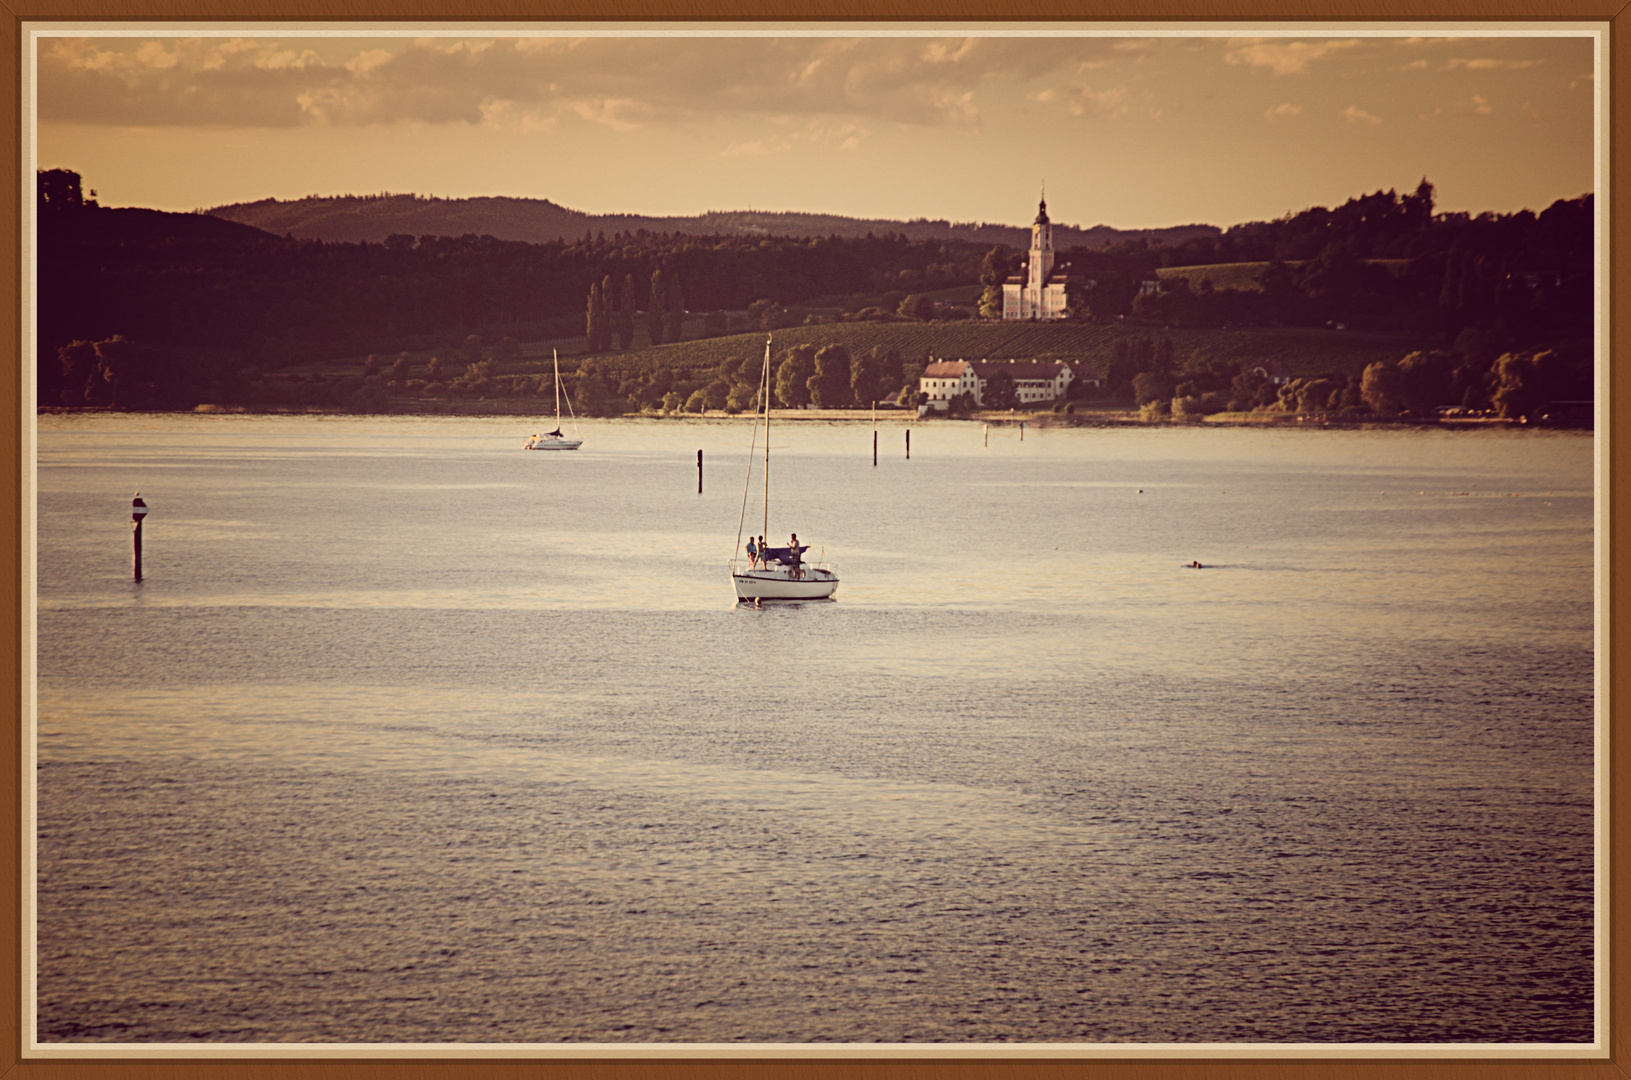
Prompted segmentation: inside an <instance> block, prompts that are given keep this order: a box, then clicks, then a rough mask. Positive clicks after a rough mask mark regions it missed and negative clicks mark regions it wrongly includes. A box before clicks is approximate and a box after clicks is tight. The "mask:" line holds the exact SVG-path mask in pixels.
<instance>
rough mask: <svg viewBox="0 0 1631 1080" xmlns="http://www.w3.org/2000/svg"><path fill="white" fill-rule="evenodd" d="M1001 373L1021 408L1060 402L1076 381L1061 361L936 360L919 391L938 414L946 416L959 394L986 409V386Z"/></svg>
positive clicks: (923, 378) (919, 383) (924, 377)
mask: <svg viewBox="0 0 1631 1080" xmlns="http://www.w3.org/2000/svg"><path fill="white" fill-rule="evenodd" d="M999 371H1006V372H1007V373H1008V375H1009V377H1010V378H1012V379H1013V380H1014V398H1015V400H1016V402H1017V403H1018V404H1019V405H1032V404H1035V403H1037V402H1046V401H1058V400H1060V399H1062V398H1063V397H1064V396H1065V394H1066V393H1067V392H1068V391H1069V389H1070V384H1071V383H1072V382H1073V381H1074V380H1075V378H1076V372H1074V371H1073V370H1071V367H1070V365H1069V364H1066V363H1063V362H1060V361H1054V362H1052V363H1042V362H1040V361H1037V360H935V361H932V362H931V363H930V364H929V365H928V366H927V367H925V368H924V369H923V377H922V378H920V379H919V380H918V381H917V388H918V389H919V390H920V391H922V392H923V393H924V394H926V395H928V399H929V400H928V406H929V408H931V409H934V410H936V411H937V412H945V411H946V409H947V408H948V407H949V406H950V404H951V399H952V398H954V397H956V396H957V395H958V394H968V395H970V396H971V397H972V398H973V401H974V404H976V405H979V406H982V407H983V406H984V404H985V387H986V384H987V383H988V382H989V381H990V379H991V376H993V375H995V374H996V373H997V372H999Z"/></svg>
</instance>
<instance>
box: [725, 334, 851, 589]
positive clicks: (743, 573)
mask: <svg viewBox="0 0 1631 1080" xmlns="http://www.w3.org/2000/svg"><path fill="white" fill-rule="evenodd" d="M759 400H760V401H761V402H763V403H764V417H765V457H764V520H763V522H762V525H761V528H762V530H763V531H762V532H760V534H759V535H760V536H766V537H768V536H769V535H770V339H769V338H766V339H765V366H764V374H763V375H762V376H761V377H760V380H759ZM753 433H754V436H755V438H757V436H758V433H759V418H758V416H755V417H754V418H753ZM753 457H754V453H753V448H752V447H750V448H749V449H748V476H747V481H746V483H745V484H744V485H743V488H742V517H741V520H739V521H738V522H737V525H736V550H737V551H738V552H740V551H742V550H743V546H742V528H743V525H744V524H745V523H746V521H747V512H748V492H749V491H750V490H751V489H752V487H753ZM767 543H768V541H767ZM748 544H749V545H750V549H751V546H752V545H753V544H754V540H753V538H752V537H751V536H750V537H748ZM809 550H810V545H808V544H800V543H798V536H797V534H794V536H793V537H792V539H791V540H790V541H789V543H788V546H786V547H768V546H767V547H766V548H764V549H763V550H753V553H752V554H750V555H749V557H748V558H747V559H746V560H743V559H741V558H740V557H736V558H732V559H731V561H730V569H731V584H732V585H733V586H734V587H735V588H736V599H737V600H738V601H739V602H740V601H743V600H826V599H828V598H830V597H831V596H832V595H833V593H835V592H837V591H838V575H837V574H836V573H834V572H833V570H832V569H831V568H829V567H826V566H822V565H820V564H819V563H810V562H807V561H805V558H804V553H805V552H806V551H809Z"/></svg>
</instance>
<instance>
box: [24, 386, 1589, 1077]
mask: <svg viewBox="0 0 1631 1080" xmlns="http://www.w3.org/2000/svg"><path fill="white" fill-rule="evenodd" d="M535 426H536V422H534V421H526V420H520V421H517V420H503V419H409V418H354V419H322V418H270V417H202V416H200V417H140V416H112V417H95V418H76V417H41V418H40V420H39V436H38V470H37V476H38V498H37V511H38V520H37V533H38V555H37V561H36V564H37V573H38V586H37V595H38V615H37V624H36V625H37V635H38V639H37V658H38V659H37V663H38V675H37V688H38V693H37V700H38V708H37V738H36V745H37V755H38V762H37V765H38V769H37V773H36V775H37V807H38V808H37V819H38V820H37V827H38V831H37V838H38V839H37V860H38V863H37V890H36V902H37V1038H38V1040H39V1042H40V1043H41V1044H42V1045H45V1046H50V1045H60V1044H63V1043H71V1042H106V1041H111V1042H129V1043H162V1042H178V1043H189V1044H194V1043H200V1042H334V1043H341V1042H460V1043H463V1042H480V1043H493V1042H497V1043H555V1042H563V1041H564V1042H592V1043H689V1042H703V1043H731V1042H750V1043H781V1042H792V1043H807V1042H872V1041H881V1042H906V1043H917V1042H951V1043H961V1042H982V1043H983V1042H1011V1043H1036V1042H1061V1043H1099V1042H1128V1043H1152V1042H1154V1043H1161V1042H1181V1043H1182V1042H1317V1043H1351V1042H1416V1041H1427V1042H1468V1043H1485V1042H1489V1043H1570V1044H1579V1043H1587V1042H1590V1041H1591V1040H1592V1039H1593V1038H1594V1028H1593V1023H1594V1017H1595V1007H1596V1006H1595V1001H1594V977H1595V976H1594V967H1593V961H1594V952H1593V950H1594V933H1595V927H1594V916H1593V903H1594V888H1595V879H1594V859H1595V853H1594V841H1593V828H1594V825H1593V799H1594V742H1593V725H1594V719H1593V701H1594V678H1595V676H1594V671H1595V668H1594V649H1593V646H1594V628H1593V627H1594V622H1593V619H1594V605H1593V597H1594V574H1593V570H1594V564H1593V525H1594V501H1593V454H1594V447H1593V440H1592V437H1591V436H1590V435H1589V434H1580V433H1547V432H1530V431H1520V432H1510V431H1477V432H1445V431H1437V430H1407V431H1303V430H1275V431H1254V430H1243V429H1233V430H1208V429H1150V430H1143V429H1085V428H1084V429H1059V428H1054V429H1038V428H1035V427H1032V428H1030V429H1028V430H1027V431H1026V432H1025V433H1024V438H1023V441H1021V439H1020V435H1019V432H1018V431H1017V430H1016V429H1014V428H1011V427H1003V428H993V429H992V430H991V432H990V434H989V446H987V445H985V435H984V433H983V432H982V428H981V426H980V425H978V424H974V423H948V422H938V423H922V422H917V423H914V424H913V426H912V427H913V430H912V432H911V449H912V454H911V459H910V460H909V461H908V460H906V458H905V455H904V452H903V451H904V446H903V443H904V436H903V432H902V428H901V425H900V423H899V421H895V422H893V423H891V424H888V425H885V426H884V427H882V429H881V431H880V459H879V463H878V465H877V466H876V467H874V466H873V464H872V443H871V439H872V436H871V429H870V427H869V425H867V424H865V423H826V422H819V421H816V422H789V423H785V424H779V425H777V427H776V429H775V431H774V433H773V434H774V442H773V448H774V449H773V453H774V457H773V464H772V468H773V475H772V506H771V514H770V528H769V535H770V536H771V537H772V538H773V539H776V540H778V541H783V542H784V541H785V538H786V536H787V534H788V532H789V531H790V530H792V531H797V532H798V534H799V536H800V537H801V538H802V539H803V540H804V542H806V543H809V544H811V545H812V547H813V551H812V554H820V555H823V556H824V558H825V559H826V560H827V561H828V562H829V563H830V564H831V565H833V566H834V568H835V569H836V570H837V571H838V573H839V576H840V577H841V579H842V585H841V587H840V589H839V592H838V596H837V599H836V600H835V601H833V602H826V603H811V604H796V605H769V606H766V607H764V608H762V609H755V608H753V607H751V606H746V605H742V606H739V605H737V604H736V603H735V601H734V594H733V593H732V590H731V587H730V583H729V580H728V578H727V576H726V560H727V559H728V558H729V557H730V556H731V554H732V548H733V544H734V542H735V540H736V536H737V527H738V520H739V518H740V517H741V515H742V508H743V490H744V480H745V475H746V474H745V466H746V462H747V458H748V446H749V428H750V426H751V425H750V423H749V421H747V420H738V421H734V422H725V421H683V422H682V421H671V422H663V421H644V422H641V421H598V422H586V423H584V424H583V426H582V436H583V438H584V440H585V445H584V448H583V449H582V450H580V451H577V452H575V453H564V454H563V453H547V454H546V453H532V452H525V451H523V450H522V449H521V443H522V441H523V439H524V438H525V437H526V436H527V435H528V434H530V433H531V431H532V430H534V428H535ZM698 449H702V450H703V451H704V455H705V458H704V464H705V469H706V474H705V490H704V493H703V494H701V495H698V493H697V491H696V483H697V471H696V451H697V450H698ZM138 489H139V490H140V491H141V493H142V495H143V497H144V498H145V499H146V501H147V502H148V504H149V505H150V507H151V509H152V512H151V514H150V516H149V517H148V518H147V521H146V524H145V526H144V533H145V544H144V547H145V560H144V561H145V576H146V580H145V581H144V582H142V583H141V584H139V585H138V584H134V583H132V582H131V581H130V565H129V562H130V537H129V532H130V529H129V524H128V522H129V518H128V508H129V500H130V497H131V494H132V492H134V491H136V490H138ZM749 514H750V517H751V518H752V519H753V521H752V524H753V525H755V526H756V525H757V519H758V510H757V504H756V501H755V502H754V504H753V507H752V508H751V509H750V511H749ZM753 531H755V532H756V531H759V530H758V529H757V528H753ZM1194 560H1199V561H1200V562H1202V563H1204V564H1205V567H1206V568H1205V569H1203V570H1195V569H1192V568H1190V566H1189V564H1190V563H1191V562H1192V561H1194Z"/></svg>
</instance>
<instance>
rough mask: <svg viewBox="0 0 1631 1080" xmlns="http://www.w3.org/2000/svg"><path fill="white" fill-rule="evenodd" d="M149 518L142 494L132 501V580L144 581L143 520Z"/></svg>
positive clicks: (139, 493)
mask: <svg viewBox="0 0 1631 1080" xmlns="http://www.w3.org/2000/svg"><path fill="white" fill-rule="evenodd" d="M146 516H147V504H146V503H145V502H143V501H142V493H141V492H139V491H138V492H136V497H135V498H134V499H131V500H130V572H131V577H132V580H135V581H140V580H141V579H142V518H144V517H146Z"/></svg>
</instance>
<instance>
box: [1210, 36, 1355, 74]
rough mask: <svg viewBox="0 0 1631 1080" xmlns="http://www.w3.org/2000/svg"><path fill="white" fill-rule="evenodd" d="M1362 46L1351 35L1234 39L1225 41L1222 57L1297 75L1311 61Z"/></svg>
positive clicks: (1235, 62)
mask: <svg viewBox="0 0 1631 1080" xmlns="http://www.w3.org/2000/svg"><path fill="white" fill-rule="evenodd" d="M1363 48H1364V42H1362V41H1359V40H1358V39H1352V38H1350V39H1344V40H1341V41H1336V40H1330V41H1315V42H1309V41H1276V40H1264V39H1261V38H1257V39H1236V40H1233V41H1231V42H1229V46H1228V51H1227V52H1225V53H1224V54H1223V59H1224V61H1225V62H1227V63H1230V64H1244V65H1245V66H1247V67H1266V68H1268V69H1269V70H1271V71H1273V72H1274V73H1275V74H1276V75H1298V74H1301V73H1302V72H1305V71H1307V70H1308V65H1310V64H1312V63H1315V62H1317V61H1320V60H1326V59H1330V58H1332V57H1338V56H1344V55H1349V54H1352V53H1354V52H1355V51H1357V50H1360V49H1363Z"/></svg>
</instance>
